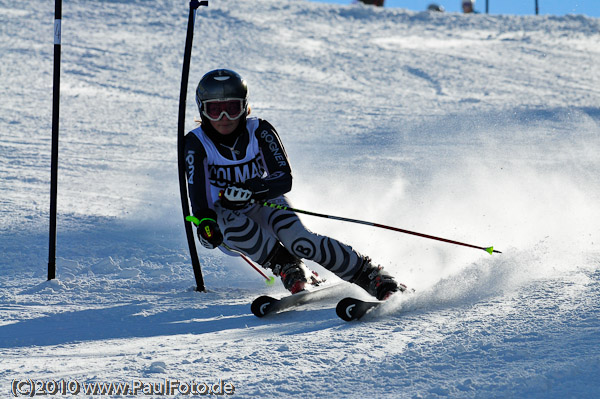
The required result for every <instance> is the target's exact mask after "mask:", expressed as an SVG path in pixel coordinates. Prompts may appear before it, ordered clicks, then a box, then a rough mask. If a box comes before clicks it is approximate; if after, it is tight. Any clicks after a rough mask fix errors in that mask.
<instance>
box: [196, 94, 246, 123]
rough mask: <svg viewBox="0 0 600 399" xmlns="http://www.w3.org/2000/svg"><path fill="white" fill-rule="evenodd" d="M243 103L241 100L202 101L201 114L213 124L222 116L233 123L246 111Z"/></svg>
mask: <svg viewBox="0 0 600 399" xmlns="http://www.w3.org/2000/svg"><path fill="white" fill-rule="evenodd" d="M244 103H245V100H244V99H243V98H224V99H218V100H206V101H202V114H203V115H204V116H206V117H207V118H208V119H210V120H211V121H215V122H216V121H218V120H221V118H222V117H223V115H225V116H226V117H227V119H229V120H230V121H234V120H236V119H239V118H240V117H241V116H242V114H243V113H244V111H245V110H246V107H245V104H244Z"/></svg>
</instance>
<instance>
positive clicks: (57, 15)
mask: <svg viewBox="0 0 600 399" xmlns="http://www.w3.org/2000/svg"><path fill="white" fill-rule="evenodd" d="M61 19H62V0H54V84H53V87H52V154H51V161H50V242H49V246H48V248H49V250H48V280H53V279H54V278H56V196H57V192H58V115H59V107H58V106H59V102H60V43H61Z"/></svg>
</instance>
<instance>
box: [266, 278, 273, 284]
mask: <svg viewBox="0 0 600 399" xmlns="http://www.w3.org/2000/svg"><path fill="white" fill-rule="evenodd" d="M266 282H267V285H273V284H275V277H273V276H271V278H270V279H268V280H267V281H266Z"/></svg>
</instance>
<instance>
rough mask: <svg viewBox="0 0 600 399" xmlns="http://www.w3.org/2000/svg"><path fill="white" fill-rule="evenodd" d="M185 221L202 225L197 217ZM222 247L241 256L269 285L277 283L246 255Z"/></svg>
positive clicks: (223, 245) (190, 217)
mask: <svg viewBox="0 0 600 399" xmlns="http://www.w3.org/2000/svg"><path fill="white" fill-rule="evenodd" d="M185 220H187V221H188V222H192V223H194V224H195V225H196V226H198V225H199V224H200V220H198V218H197V217H195V216H187V217H186V218H185ZM221 246H222V247H223V248H225V249H227V250H229V251H231V252H235V253H237V254H238V255H240V256H241V257H242V259H244V260H245V261H246V263H247V264H249V265H250V266H252V268H253V269H254V270H256V271H257V272H258V273H259V274H260V275H261V276H263V277H264V278H265V280H266V283H267V285H272V284H274V283H275V277H273V276H271V277H269V276H267V275H266V274H265V273H263V271H262V270H260V269H259V268H258V267H256V265H254V263H252V261H251V260H250V259H248V257H247V256H246V255H244V254H243V253H241V252H240V251H237V250H235V249H233V248H231V247H230V246H229V245H227V244H225V243H222V244H221Z"/></svg>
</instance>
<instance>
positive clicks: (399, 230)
mask: <svg viewBox="0 0 600 399" xmlns="http://www.w3.org/2000/svg"><path fill="white" fill-rule="evenodd" d="M251 202H252V203H255V204H259V205H262V206H266V207H269V208H275V209H282V210H286V211H292V212H296V213H302V214H304V215H310V216H316V217H320V218H326V219H334V220H340V221H343V222H350V223H358V224H364V225H367V226H373V227H379V228H381V229H387V230H392V231H397V232H399V233H404V234H411V235H414V236H418V237H423V238H428V239H430V240H437V241H442V242H446V243H449V244H454V245H461V246H463V247H469V248H475V249H481V250H484V251H486V252H487V253H489V254H490V255H491V254H492V253H494V252H495V253H498V254H501V253H502V252H500V251H498V250H495V249H494V247H480V246H477V245H471V244H466V243H464V242H459V241H454V240H448V239H446V238H441V237H436V236H432V235H429V234H423V233H417V232H415V231H410V230H404V229H400V228H397V227H392V226H386V225H383V224H379V223H373V222H366V221H364V220H358V219H350V218H345V217H340V216H331V215H325V214H323V213H316V212H309V211H303V210H302V209H296V208H291V207H289V206H284V205H277V204H272V203H270V202H264V201H257V200H251Z"/></svg>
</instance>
